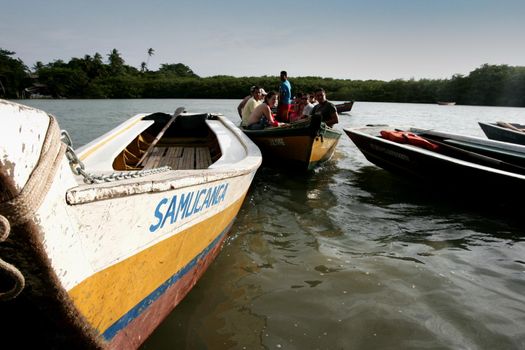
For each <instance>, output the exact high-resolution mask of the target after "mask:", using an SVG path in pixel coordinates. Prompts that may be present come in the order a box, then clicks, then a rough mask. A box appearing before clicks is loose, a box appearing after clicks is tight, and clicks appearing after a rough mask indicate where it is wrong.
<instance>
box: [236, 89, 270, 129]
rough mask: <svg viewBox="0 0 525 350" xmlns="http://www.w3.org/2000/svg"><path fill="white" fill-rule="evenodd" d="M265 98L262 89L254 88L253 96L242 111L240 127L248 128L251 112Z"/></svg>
mask: <svg viewBox="0 0 525 350" xmlns="http://www.w3.org/2000/svg"><path fill="white" fill-rule="evenodd" d="M264 96H266V91H264V89H263V88H261V87H259V86H256V87H255V89H254V90H253V96H252V97H251V98H249V99H248V101H247V102H246V105H245V106H244V107H243V109H242V122H241V126H248V118H249V117H250V114H251V113H252V112H253V110H254V109H255V107H257V106H258V105H260V104H261V103H262V99H263V98H264Z"/></svg>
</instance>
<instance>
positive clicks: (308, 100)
mask: <svg viewBox="0 0 525 350" xmlns="http://www.w3.org/2000/svg"><path fill="white" fill-rule="evenodd" d="M312 95H313V94H305V95H304V96H303V98H304V99H305V102H306V104H305V106H304V108H303V118H305V117H308V116H310V114H311V113H312V109H313V108H314V104H313V103H312V102H311V101H312V100H314V102H315V98H313V97H312Z"/></svg>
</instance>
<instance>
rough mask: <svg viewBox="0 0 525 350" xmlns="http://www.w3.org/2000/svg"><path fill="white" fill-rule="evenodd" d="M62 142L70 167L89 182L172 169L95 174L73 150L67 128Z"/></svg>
mask: <svg viewBox="0 0 525 350" xmlns="http://www.w3.org/2000/svg"><path fill="white" fill-rule="evenodd" d="M61 139H62V142H64V143H65V144H66V146H67V149H66V157H67V159H68V161H69V167H70V168H71V171H72V172H73V174H75V175H81V176H82V177H83V178H84V182H85V183H87V184H98V183H103V182H112V181H117V180H125V179H131V178H137V177H143V176H148V175H153V174H158V173H162V172H165V171H168V170H171V167H169V166H163V167H160V168H154V169H147V170H133V171H121V172H113V173H111V174H105V175H95V174H91V173H88V172H86V171H85V166H84V163H82V161H81V160H80V159H79V158H78V156H77V154H76V153H75V151H74V150H73V142H72V141H71V137H70V136H69V134H68V132H67V131H66V130H62V135H61Z"/></svg>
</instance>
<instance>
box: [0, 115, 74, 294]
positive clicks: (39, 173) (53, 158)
mask: <svg viewBox="0 0 525 350" xmlns="http://www.w3.org/2000/svg"><path fill="white" fill-rule="evenodd" d="M49 118H50V120H49V127H48V129H47V133H46V136H45V139H44V142H43V144H42V149H41V152H40V158H39V159H38V162H37V164H36V166H35V168H34V169H33V172H32V173H31V175H30V177H29V179H28V180H27V182H26V184H25V186H24V188H23V189H22V190H21V191H20V192H19V193H18V194H17V195H14V196H13V197H12V198H10V199H8V200H7V201H4V202H2V203H0V213H2V215H0V243H1V242H3V241H5V240H6V239H7V238H8V237H9V233H10V230H11V226H15V225H20V224H24V223H26V222H27V221H29V220H30V219H31V218H32V216H33V215H34V213H35V212H36V210H37V209H38V208H39V207H40V205H41V204H42V202H43V200H44V198H45V196H46V194H47V192H48V191H49V188H50V187H51V184H52V183H53V178H54V176H55V174H56V172H57V170H58V168H59V166H60V162H61V161H62V159H63V156H64V154H65V152H66V145H65V144H64V143H62V142H61V141H60V129H59V127H58V123H57V121H56V119H55V117H53V116H51V115H50V116H49ZM0 269H1V270H3V272H4V273H5V274H6V275H8V276H9V277H10V278H11V279H12V280H13V288H11V289H10V290H8V291H5V292H2V291H0V301H4V300H9V299H12V298H15V297H16V296H17V295H18V294H20V292H21V291H22V290H23V289H24V286H25V279H24V276H23V275H22V273H21V272H20V270H18V269H17V268H16V267H15V266H14V265H11V264H9V263H7V262H5V261H4V260H2V259H1V258H0Z"/></svg>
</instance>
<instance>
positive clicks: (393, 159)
mask: <svg viewBox="0 0 525 350" xmlns="http://www.w3.org/2000/svg"><path fill="white" fill-rule="evenodd" d="M344 131H345V132H346V134H347V135H348V136H349V137H350V139H351V140H352V141H353V142H354V143H355V145H356V146H357V147H358V148H359V150H360V151H361V152H362V153H363V154H364V156H365V157H366V158H367V159H368V160H369V161H370V162H372V163H374V164H376V165H377V166H380V167H382V168H384V169H387V170H391V171H393V172H397V173H401V174H404V175H408V176H410V177H413V178H417V179H419V180H421V181H422V182H423V183H427V184H429V185H434V184H440V185H441V186H442V187H445V188H449V189H454V190H457V191H458V192H460V191H461V192H463V191H466V192H470V193H473V194H475V195H478V194H479V195H482V196H485V195H495V196H501V197H503V199H504V200H506V201H513V202H516V203H519V204H520V205H522V203H523V195H524V194H525V146H520V145H514V144H509V143H505V142H499V141H493V140H487V139H483V138H477V137H470V136H466V135H458V134H452V133H447V132H439V131H434V130H424V129H417V128H394V127H389V126H385V125H382V126H368V127H363V128H352V129H344ZM394 140H396V141H394Z"/></svg>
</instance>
